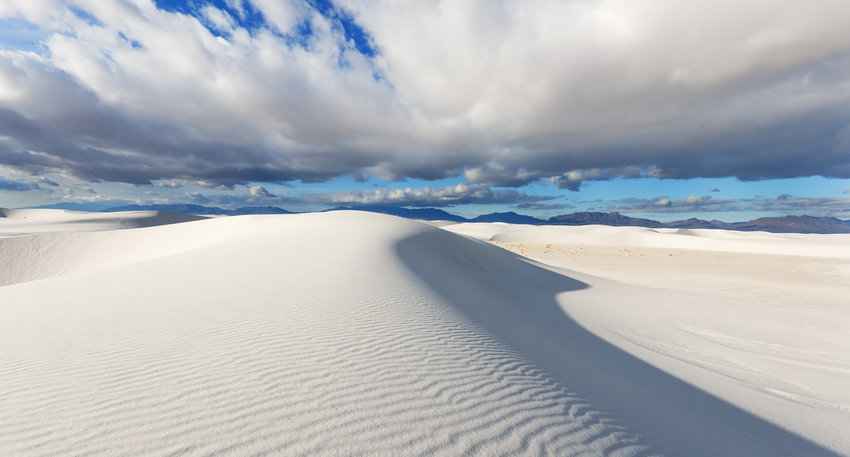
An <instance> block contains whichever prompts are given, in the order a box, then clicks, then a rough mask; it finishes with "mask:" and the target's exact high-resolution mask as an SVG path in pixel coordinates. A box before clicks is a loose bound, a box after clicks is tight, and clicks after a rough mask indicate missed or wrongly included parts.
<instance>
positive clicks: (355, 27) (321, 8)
mask: <svg viewBox="0 0 850 457" xmlns="http://www.w3.org/2000/svg"><path fill="white" fill-rule="evenodd" d="M155 3H156V6H157V8H159V9H161V10H164V11H169V12H177V13H181V14H186V15H191V16H194V17H196V18H198V19H199V20H200V21H201V23H202V24H204V26H205V27H207V28H208V29H209V30H210V32H212V33H214V34H216V35H222V34H223V32H222V31H220V30H217V29H216V28H215V27H214V26H213V25H212V24H208V23H207V21H205V20H204V18H203V17H202V14H201V10H202V9H203V7H204V6H207V5H209V6H214V7H216V8H218V9H220V10H222V11H225V12H227V13H228V14H229V15H230V16H231V17H233V19H234V20H235V21H236V25H237V26H239V27H241V28H244V29H245V30H248V31H249V32H253V31H256V30H258V29H260V28H268V24H267V22H266V21H265V19H264V18H263V15H262V13H261V12H260V11H259V10H258V9H257V8H255V7H254V6H253V5H252V4H251V2H249V1H243V2H242V3H241V10H239V11H237V10H235V9H234V8H233V7H231V5H232V4H233V2H227V1H225V0H209V1H197V0H155ZM307 3H308V4H309V5H310V6H312V7H313V8H314V9H315V10H316V11H317V12H318V13H319V14H321V15H323V16H325V17H326V18H328V19H332V20H333V22H334V23H335V24H336V25H337V26H338V27H339V29H340V31H341V32H342V33H343V36H345V39H346V40H347V41H349V42H351V43H353V44H354V47H355V49H357V51H358V52H359V53H361V54H363V55H364V56H367V57H373V56H375V54H376V53H377V50H376V48H375V46H374V44H373V40H372V39H371V37H370V36H369V34H368V33H367V32H366V31H365V30H364V29H363V28H362V27H361V26H360V25H359V24H357V22H356V21H355V20H354V17H353V16H352V15H351V14H350V13H348V12H347V11H345V10H344V9H342V8H340V7H338V6H336V5H334V3H333V2H331V1H329V0H312V1H308V2H307ZM312 35H313V29H312V27H311V26H310V23H309V21H302V22H301V23H299V24H298V25H297V26H296V27H295V28H294V29H293V31H292V32H291V33H288V34H285V35H282V36H281V37H282V38H283V39H284V40H286V41H287V42H288V43H289V44H290V45H298V46H301V47H306V46H307V45H308V44H309V42H310V37H311V36H312ZM340 63H341V65H343V64H344V61H341V62H340ZM376 77H380V75H377V76H376Z"/></svg>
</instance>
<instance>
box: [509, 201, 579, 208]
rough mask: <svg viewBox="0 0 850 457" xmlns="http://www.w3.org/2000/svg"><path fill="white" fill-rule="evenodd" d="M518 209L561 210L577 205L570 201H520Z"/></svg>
mask: <svg viewBox="0 0 850 457" xmlns="http://www.w3.org/2000/svg"><path fill="white" fill-rule="evenodd" d="M516 207H517V209H525V210H561V209H571V208H575V207H576V206H575V205H572V204H569V203H529V202H526V203H520V204H518V205H516Z"/></svg>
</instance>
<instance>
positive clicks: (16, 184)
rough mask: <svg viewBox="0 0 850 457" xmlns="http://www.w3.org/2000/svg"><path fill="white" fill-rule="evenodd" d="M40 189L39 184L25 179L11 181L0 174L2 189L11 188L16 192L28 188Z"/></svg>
mask: <svg viewBox="0 0 850 457" xmlns="http://www.w3.org/2000/svg"><path fill="white" fill-rule="evenodd" d="M35 189H38V186H37V185H35V184H32V183H29V182H24V181H11V180H8V179H6V178H3V177H2V176H0V190H11V191H15V192H25V191H28V190H35Z"/></svg>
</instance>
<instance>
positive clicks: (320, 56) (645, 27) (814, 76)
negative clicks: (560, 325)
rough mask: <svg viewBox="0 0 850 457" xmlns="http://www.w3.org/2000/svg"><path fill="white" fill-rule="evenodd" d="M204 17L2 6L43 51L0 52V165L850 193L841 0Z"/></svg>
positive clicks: (366, 7) (475, 6)
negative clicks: (643, 182) (808, 184)
mask: <svg viewBox="0 0 850 457" xmlns="http://www.w3.org/2000/svg"><path fill="white" fill-rule="evenodd" d="M217 4H218V5H219V7H215V6H212V5H200V4H196V5H195V6H194V7H192V8H191V9H190V10H191V11H190V12H191V13H192V14H183V13H178V12H173V11H171V12H170V11H165V10H162V9H159V8H157V6H156V5H155V4H154V3H152V2H150V1H148V0H112V1H100V0H72V1H61V2H60V1H52V0H38V1H34V0H7V1H6V2H3V4H2V5H0V18H6V20H16V21H20V20H23V21H25V22H27V23H30V24H34V25H36V26H37V27H38V28H39V30H40V31H41V33H42V36H43V38H42V46H43V52H41V53H39V54H36V53H32V52H27V51H20V50H13V49H5V50H3V49H0V165H6V166H11V167H14V168H15V169H17V170H20V171H24V172H28V173H31V174H42V173H47V172H58V173H63V174H65V175H69V176H74V177H76V178H81V179H83V180H90V181H100V180H102V181H117V182H127V183H135V184H148V183H150V182H151V181H154V180H169V179H178V180H180V179H184V180H203V181H205V182H210V183H216V184H220V185H226V186H230V185H233V184H238V183H249V182H282V181H290V180H302V181H308V182H309V181H324V180H327V179H330V178H333V177H336V176H341V175H353V176H355V177H362V176H375V177H377V178H380V179H388V180H393V179H401V178H404V177H411V178H421V179H426V180H428V179H439V178H445V177H451V176H457V175H461V174H463V175H465V176H466V178H467V180H468V181H470V182H471V183H474V184H476V186H478V185H481V186H516V185H522V184H525V183H528V182H531V181H534V180H537V179H540V178H548V179H551V180H552V181H553V182H554V183H556V184H557V185H558V186H559V187H562V188H567V189H573V190H575V189H578V187H579V185H580V183H581V182H582V181H585V180H600V179H611V178H614V177H636V176H652V177H669V178H690V177H721V176H735V177H739V178H741V179H760V178H780V177H795V176H810V175H823V176H830V177H841V178H850V112H848V110H847V106H848V103H850V77H848V76H850V34H848V33H846V25H847V24H846V19H845V18H846V17H848V16H850V3H847V2H845V1H838V0H836V1H823V2H818V3H817V4H815V5H812V4H807V3H805V2H797V1H770V2H768V1H752V2H738V1H714V2H704V1H683V2H674V3H670V2H661V1H637V2H636V1H625V0H623V1H606V2H600V1H570V2H562V1H543V0H523V1H520V0H514V1H511V0H502V1H443V2H439V1H415V2H405V3H404V4H403V5H400V4H398V3H396V2H391V1H389V0H386V1H384V0H370V1H365V0H340V1H338V2H336V5H335V6H334V8H332V9H328V8H318V7H316V6H315V5H314V4H310V3H305V2H303V1H295V0H292V1H265V0H251V1H241V0H228V1H226V2H218V3H217ZM226 5H227V6H226ZM251 17H254V18H255V19H256V20H248V19H249V18H251ZM351 27H356V28H357V30H358V34H359V35H358V36H355V34H353V33H352V32H351ZM358 37H359V38H358ZM358 39H359V40H360V41H361V42H358ZM363 40H365V42H363ZM476 188H478V187H476ZM352 198H360V199H362V198H368V195H365V194H364V195H358V196H354V197H352ZM407 198H408V199H409V198H413V197H411V196H408V197H407Z"/></svg>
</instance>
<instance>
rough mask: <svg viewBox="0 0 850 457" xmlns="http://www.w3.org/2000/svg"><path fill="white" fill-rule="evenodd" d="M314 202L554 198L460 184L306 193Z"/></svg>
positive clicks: (427, 203)
mask: <svg viewBox="0 0 850 457" xmlns="http://www.w3.org/2000/svg"><path fill="white" fill-rule="evenodd" d="M303 198H304V199H305V200H307V201H309V202H312V203H322V204H328V205H335V206H357V205H376V206H413V207H431V206H435V207H446V206H455V205H462V204H479V205H487V204H500V203H501V204H519V203H530V202H538V201H546V200H551V199H553V198H554V197H549V196H532V195H527V194H524V193H521V192H519V191H517V190H515V189H492V188H490V187H488V186H484V185H480V184H457V185H455V186H447V187H441V188H430V187H425V188H421V189H413V188H382V189H373V190H361V191H350V192H337V193H324V194H306V195H304V197H303Z"/></svg>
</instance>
